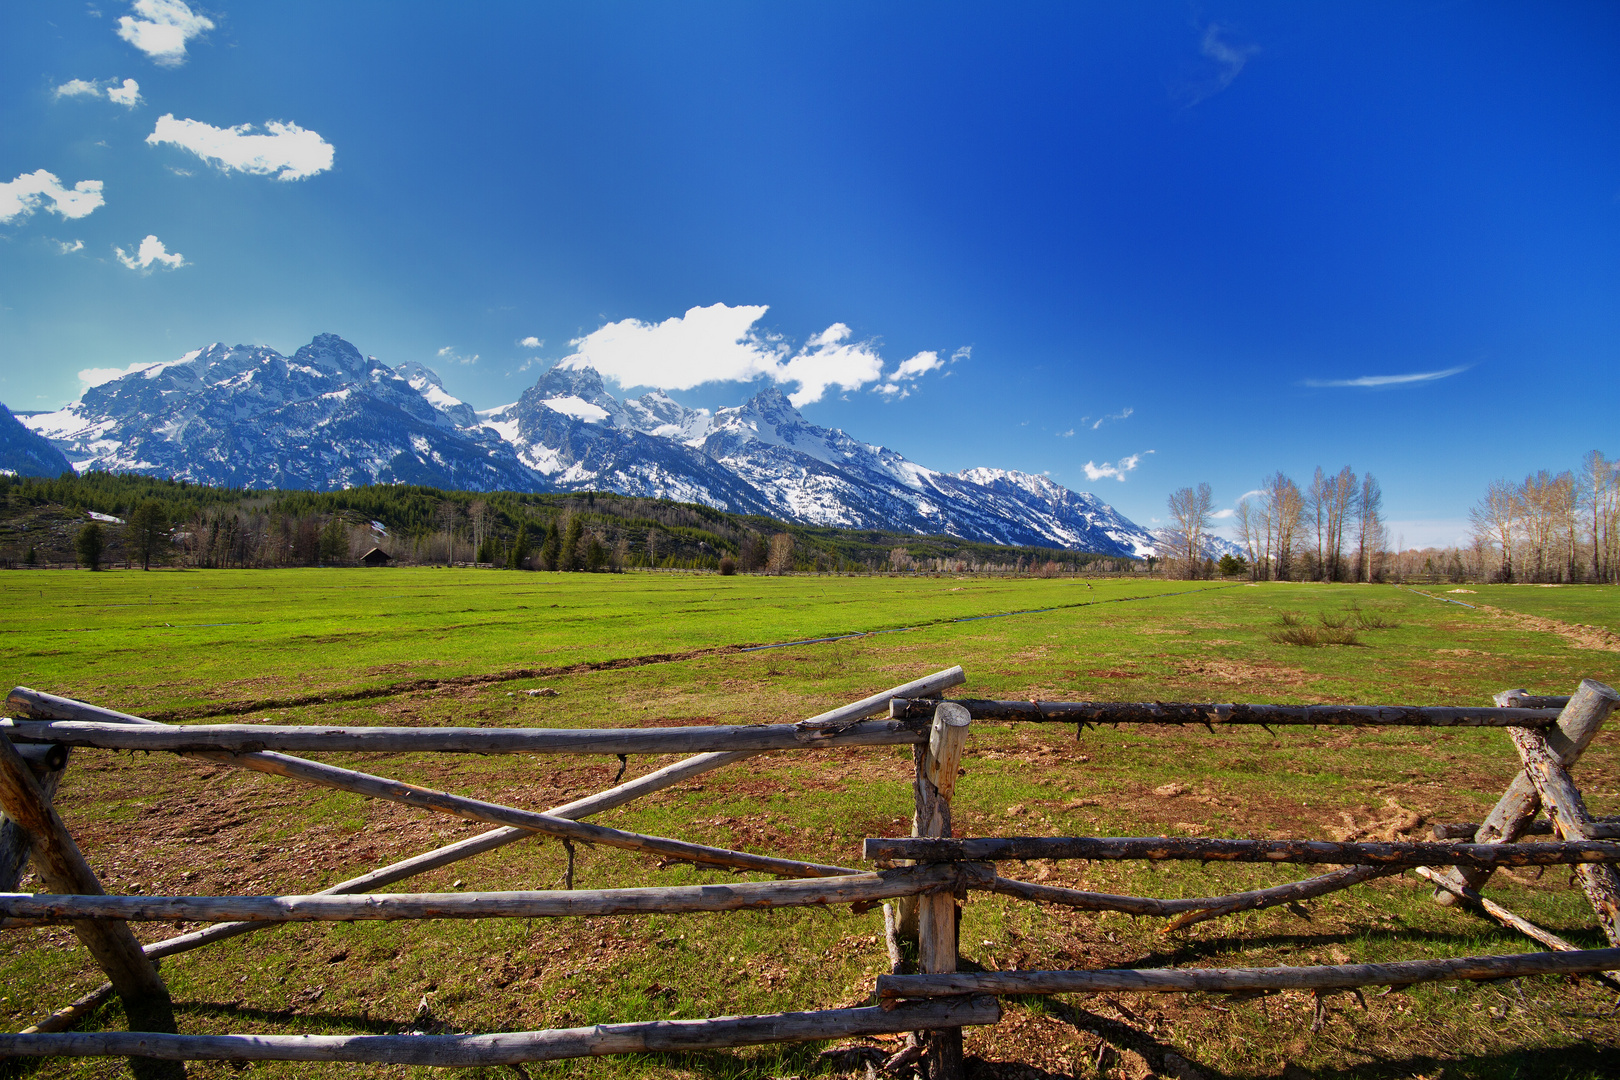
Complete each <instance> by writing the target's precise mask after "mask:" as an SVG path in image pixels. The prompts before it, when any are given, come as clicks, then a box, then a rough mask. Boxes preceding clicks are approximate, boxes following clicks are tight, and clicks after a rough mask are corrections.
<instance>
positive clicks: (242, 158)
mask: <svg viewBox="0 0 1620 1080" xmlns="http://www.w3.org/2000/svg"><path fill="white" fill-rule="evenodd" d="M146 141H147V143H148V144H149V145H151V146H159V145H161V144H163V143H170V144H172V145H174V146H178V147H180V148H181V149H182V150H189V151H191V152H192V153H193V154H196V155H197V156H198V157H200V158H202V159H203V160H204V161H207V162H209V163H211V164H213V165H216V166H218V167H219V168H220V169H222V170H224V171H226V172H229V171H230V170H232V169H235V170H236V171H238V172H245V173H255V174H257V175H259V176H274V177H275V178H276V179H277V180H303V179H305V178H306V177H310V176H314V175H315V174H316V173H322V172H325V171H326V170H328V169H330V168H331V167H332V159H333V154H334V151H333V148H332V144H331V143H329V142H327V141H326V140H325V139H323V138H321V137H320V135H319V134H317V133H316V132H313V131H310V130H308V129H306V128H301V127H299V126H298V125H297V124H292V123H283V122H281V121H278V120H270V121H267V122H266V123H265V125H264V134H262V135H255V134H253V125H252V124H239V125H237V126H236V127H229V128H219V127H215V126H213V125H212V124H205V123H203V122H202V121H201V120H176V119H175V118H174V114H173V113H164V114H163V115H162V116H160V117H158V122H157V126H156V127H154V128H153V129H152V134H150V135H148V136H147V137H146Z"/></svg>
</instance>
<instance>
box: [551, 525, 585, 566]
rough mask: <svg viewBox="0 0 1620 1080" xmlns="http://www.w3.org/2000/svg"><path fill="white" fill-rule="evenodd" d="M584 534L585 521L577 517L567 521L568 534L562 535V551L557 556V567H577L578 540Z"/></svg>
mask: <svg viewBox="0 0 1620 1080" xmlns="http://www.w3.org/2000/svg"><path fill="white" fill-rule="evenodd" d="M584 536H585V523H584V522H583V521H581V520H580V519H579V518H577V517H576V518H571V519H569V522H568V535H567V536H565V537H563V542H562V553H561V554H560V555H559V556H558V557H557V569H559V570H578V569H579V554H580V553H579V542H580V540H581V539H583V538H584Z"/></svg>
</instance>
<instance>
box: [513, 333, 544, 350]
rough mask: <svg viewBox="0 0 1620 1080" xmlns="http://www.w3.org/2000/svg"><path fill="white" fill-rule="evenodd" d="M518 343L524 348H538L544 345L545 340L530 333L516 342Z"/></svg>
mask: <svg viewBox="0 0 1620 1080" xmlns="http://www.w3.org/2000/svg"><path fill="white" fill-rule="evenodd" d="M518 344H519V345H521V346H523V347H524V348H525V349H538V348H539V347H540V346H542V345H544V344H545V342H544V341H542V340H541V339H540V338H537V337H535V336H534V335H533V334H530V335H529V336H528V337H526V338H524V339H523V340H522V341H520V342H518Z"/></svg>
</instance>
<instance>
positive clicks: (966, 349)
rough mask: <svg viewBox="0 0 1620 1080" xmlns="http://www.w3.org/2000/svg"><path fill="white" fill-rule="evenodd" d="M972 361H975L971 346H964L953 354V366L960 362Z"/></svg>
mask: <svg viewBox="0 0 1620 1080" xmlns="http://www.w3.org/2000/svg"><path fill="white" fill-rule="evenodd" d="M971 359H973V346H971V345H964V346H962V347H961V348H960V349H957V350H956V351H955V352H953V353H951V363H953V364H954V363H956V362H957V361H958V360H971Z"/></svg>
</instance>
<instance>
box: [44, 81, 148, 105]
mask: <svg viewBox="0 0 1620 1080" xmlns="http://www.w3.org/2000/svg"><path fill="white" fill-rule="evenodd" d="M103 93H105V94H106V96H107V100H108V101H111V102H112V103H113V104H114V105H122V106H124V107H125V108H126V109H133V108H134V107H135V106H137V105H139V104H140V103H141V84H140V83H138V82H136V81H135V80H134V79H125V80H124V82H123V84H122V85H120V84H119V83H118V80H116V79H108V80H106V81H105V82H96V81H93V80H91V79H69V80H68V81H67V82H65V83H63V84H62V85H61V86H58V87H57V88H56V96H57V97H59V98H64V97H95V98H98V97H101V96H102V94H103Z"/></svg>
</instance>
